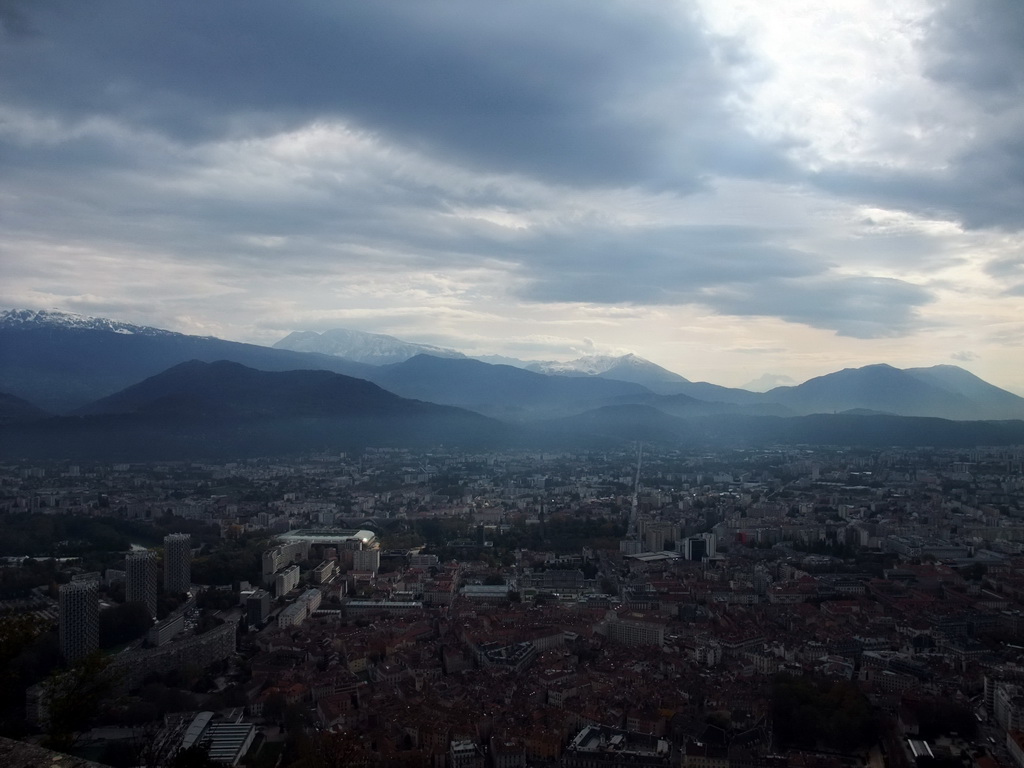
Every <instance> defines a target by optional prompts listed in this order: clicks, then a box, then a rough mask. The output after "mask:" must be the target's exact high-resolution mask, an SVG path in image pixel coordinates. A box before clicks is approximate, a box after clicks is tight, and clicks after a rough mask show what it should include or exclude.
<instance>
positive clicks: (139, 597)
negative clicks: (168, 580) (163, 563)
mask: <svg viewBox="0 0 1024 768" xmlns="http://www.w3.org/2000/svg"><path fill="white" fill-rule="evenodd" d="M124 570H125V585H124V599H125V601H126V602H129V603H142V604H143V605H144V606H146V610H147V611H149V616H150V618H153V619H155V618H156V554H155V553H153V552H132V553H130V554H129V555H128V556H127V557H126V558H125V568H124Z"/></svg>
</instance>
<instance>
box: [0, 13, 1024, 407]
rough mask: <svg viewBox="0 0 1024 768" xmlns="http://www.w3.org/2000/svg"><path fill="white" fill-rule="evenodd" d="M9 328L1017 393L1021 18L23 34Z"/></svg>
mask: <svg viewBox="0 0 1024 768" xmlns="http://www.w3.org/2000/svg"><path fill="white" fill-rule="evenodd" d="M0 306H3V307H28V308H39V309H44V308H56V309H62V310H65V311H70V312H78V313H81V314H90V315H100V316H104V317H112V318H115V319H119V320H125V321H130V322H136V323H140V324H148V325H156V326H159V327H164V328H170V329H173V330H178V331H183V332H186V333H199V334H211V335H216V336H221V337H224V338H229V339H236V340H242V341H253V342H257V343H268V344H269V343H273V342H274V341H276V340H278V339H280V338H281V337H283V336H284V335H286V334H287V333H289V332H291V331H293V330H325V329H328V328H338V327H344V328H355V329H360V330H365V331H373V332H379V333H390V334H393V335H396V336H399V337H402V338H405V339H408V340H413V341H421V342H427V343H433V344H440V345H444V346H450V347H455V348H458V349H460V350H462V351H464V352H467V353H469V354H504V355H511V356H515V357H519V358H528V359H548V360H566V359H571V358H574V357H579V356H580V355H582V354H595V353H601V354H607V353H623V352H627V351H631V352H635V353H637V354H639V355H642V356H644V357H646V358H648V359H650V360H653V361H654V362H656V363H658V364H660V365H663V366H665V367H667V368H670V369H672V370H674V371H676V372H678V373H681V374H682V375H684V376H686V377H688V378H691V379H695V380H701V379H702V380H710V381H714V382H716V383H720V384H728V385H741V384H743V383H744V382H746V381H749V380H751V379H754V378H756V377H758V376H760V375H761V374H763V373H766V372H770V373H777V374H787V375H789V376H791V377H793V378H794V379H796V380H803V379H806V378H808V377H810V376H815V375H819V374H822V373H826V372H829V371H832V370H836V369H838V368H843V367H849V366H859V365H864V364H868V363H875V362H888V363H891V364H893V365H897V366H901V367H906V366H918V365H934V364H940V363H954V364H959V365H962V366H964V367H966V368H968V369H969V370H971V371H973V372H975V373H977V374H978V375H980V376H982V377H983V378H985V379H987V380H989V381H992V382H993V383H995V384H998V385H1000V386H1004V387H1007V388H1011V389H1013V390H1015V391H1017V392H1019V393H1024V3H1021V2H1020V0H950V1H949V2H935V1H933V2H925V1H924V0H835V1H834V2H831V3H829V2H824V1H823V0H778V1H777V2H770V3H766V2H763V0H703V2H701V1H699V0H692V1H689V2H677V3H673V2H670V1H669V0H651V1H650V2H644V0H628V1H625V2H611V1H609V2H604V1H601V2H594V0H517V1H516V2H499V1H498V0H494V2H488V1H487V0H417V1H416V2H401V3H399V2H390V1H389V0H374V2H337V1H336V0H322V1H321V2H313V1H311V0H297V1H295V2H287V3H282V2H261V1H260V0H244V1H243V0H221V1H219V2H215V3H211V2H205V1H199V0H186V1H184V2H175V3H168V2H166V0H152V1H147V0H123V1H115V0H97V1H96V2H90V3H82V2H79V1H78V0H65V1H61V0H25V2H19V0H0Z"/></svg>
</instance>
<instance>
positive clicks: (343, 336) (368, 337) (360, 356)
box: [274, 328, 465, 365]
mask: <svg viewBox="0 0 1024 768" xmlns="http://www.w3.org/2000/svg"><path fill="white" fill-rule="evenodd" d="M274 348H275V349H289V350H291V351H293V352H319V353H320V354H322V355H333V356H334V357H343V358H345V359H346V360H354V361H355V362H357V363H366V364H368V365H390V364H391V363H401V362H404V361H406V360H408V359H409V358H410V357H415V356H416V355H433V356H434V357H458V358H463V357H465V355H464V354H462V353H461V352H456V351H455V350H454V349H445V348H443V347H435V346H432V345H430V344H415V343H413V342H410V341H402V340H401V339H396V338H395V337H394V336H387V335H385V334H382V333H366V332H364V331H352V330H349V329H347V328H335V329H333V330H329V331H324V332H323V333H317V332H316V331H295V332H294V333H290V334H288V335H287V336H285V337H284V338H283V339H281V340H280V341H279V342H277V343H276V344H274Z"/></svg>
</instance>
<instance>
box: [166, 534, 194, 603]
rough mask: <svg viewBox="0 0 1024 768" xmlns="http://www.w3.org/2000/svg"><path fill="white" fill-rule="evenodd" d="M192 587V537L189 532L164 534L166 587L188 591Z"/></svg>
mask: <svg viewBox="0 0 1024 768" xmlns="http://www.w3.org/2000/svg"><path fill="white" fill-rule="evenodd" d="M191 588H192V539H191V537H190V536H189V535H188V534H187V533H172V534H169V535H167V536H164V589H165V590H166V591H167V592H175V593H180V592H188V591H189V590H190V589H191Z"/></svg>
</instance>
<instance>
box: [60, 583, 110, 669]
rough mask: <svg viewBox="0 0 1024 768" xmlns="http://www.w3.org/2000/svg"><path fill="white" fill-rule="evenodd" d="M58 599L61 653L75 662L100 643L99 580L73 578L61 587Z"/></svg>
mask: <svg viewBox="0 0 1024 768" xmlns="http://www.w3.org/2000/svg"><path fill="white" fill-rule="evenodd" d="M58 598H59V599H58V603H59V606H60V652H61V655H62V656H63V657H64V659H65V660H66V661H68V662H75V661H78V660H79V659H81V658H82V657H84V656H88V655H89V654H90V653H92V652H93V651H95V650H96V649H97V648H99V646H100V603H99V587H98V585H97V584H96V582H95V581H73V582H71V583H70V584H64V585H62V586H61V588H60V592H59V593H58Z"/></svg>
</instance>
